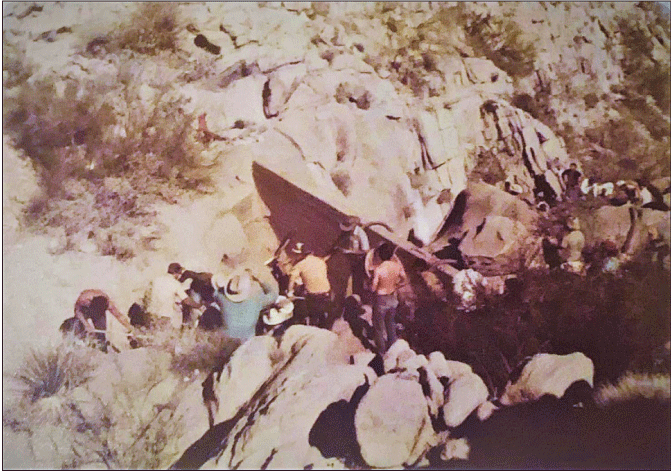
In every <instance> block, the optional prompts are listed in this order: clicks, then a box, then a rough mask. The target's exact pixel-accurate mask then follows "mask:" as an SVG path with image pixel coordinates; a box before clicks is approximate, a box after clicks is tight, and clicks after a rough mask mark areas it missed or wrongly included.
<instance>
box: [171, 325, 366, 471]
mask: <svg viewBox="0 0 671 471" xmlns="http://www.w3.org/2000/svg"><path fill="white" fill-rule="evenodd" d="M337 342H338V337H337V336H336V334H334V333H332V332H330V331H327V330H323V329H318V328H316V327H309V326H302V325H297V326H293V327H291V328H289V329H288V330H287V331H286V332H285V334H284V335H283V337H282V338H281V339H280V342H279V346H278V345H276V343H275V339H274V338H272V337H256V338H254V339H251V340H250V341H248V342H247V343H246V344H244V345H243V346H242V347H240V349H242V351H240V350H238V351H236V354H235V355H234V356H233V357H232V358H231V362H230V363H229V365H228V366H227V370H228V373H226V370H225V374H227V378H228V379H226V380H225V383H226V384H227V388H226V389H224V388H223V387H219V389H218V391H219V392H220V393H221V394H222V396H220V402H221V403H222V405H224V403H225V402H226V401H228V400H229V395H228V391H237V392H236V393H235V394H234V397H235V398H237V399H235V401H233V402H235V403H236V404H234V405H233V406H229V405H226V406H224V407H225V408H226V410H227V413H226V414H223V413H221V411H220V414H219V415H218V416H217V417H218V418H217V421H216V422H218V423H217V425H215V427H213V428H212V429H210V431H208V432H207V433H205V434H204V435H203V437H201V439H199V440H197V441H196V442H194V443H193V445H192V446H191V447H189V448H188V449H187V450H186V452H185V453H184V454H183V456H182V458H181V459H180V460H179V461H178V463H177V464H176V466H177V467H188V468H197V467H201V466H202V467H203V468H207V469H222V468H225V469H228V468H231V467H240V468H258V469H261V468H265V467H270V468H292V469H293V468H297V467H298V468H304V467H306V466H310V467H315V468H321V467H336V468H338V467H342V466H343V465H342V462H341V461H339V459H341V458H346V457H334V456H332V455H331V453H328V452H325V453H326V455H329V457H328V458H327V457H325V455H324V453H322V452H321V451H320V449H319V448H317V447H315V446H312V445H311V444H310V434H311V431H312V430H313V428H314V427H315V424H316V422H317V421H318V419H319V417H320V416H321V415H322V413H323V412H324V411H325V410H326V409H327V408H329V406H330V405H332V404H334V403H338V402H339V401H343V403H348V402H349V401H351V400H352V398H353V395H354V393H355V391H356V390H357V388H359V387H362V386H365V385H366V384H368V383H369V378H375V377H376V376H375V373H374V372H372V370H371V368H370V367H368V366H367V365H366V364H355V365H350V364H349V361H347V359H345V358H343V355H342V351H341V349H340V348H338V346H337ZM239 353H240V354H239ZM250 355H251V356H250ZM259 362H260V363H261V364H263V365H265V366H264V367H262V371H260V374H258V375H256V374H250V373H256V369H257V368H258V365H259ZM250 365H254V369H253V370H250V369H249V366H250ZM236 378H237V379H238V380H240V381H243V382H244V383H246V386H245V387H240V386H238V385H237V384H235V382H236V381H235V379H236ZM223 381H224V380H222V383H221V384H222V385H223V384H224V382H223ZM343 403H341V404H343ZM330 411H331V412H332V411H333V407H331V409H330ZM225 416H227V417H225ZM220 420H223V421H220ZM321 422H323V420H322V421H321ZM320 425H321V426H323V423H320ZM340 433H342V434H343V437H347V436H349V435H347V434H348V433H351V431H350V432H347V428H346V427H344V426H343V429H342V430H340ZM312 434H313V440H314V439H315V435H318V433H317V432H312ZM350 438H352V437H350ZM348 440H349V439H348ZM317 442H318V443H320V442H319V440H317ZM329 451H332V450H329Z"/></svg>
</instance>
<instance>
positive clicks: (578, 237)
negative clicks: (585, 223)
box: [561, 217, 585, 274]
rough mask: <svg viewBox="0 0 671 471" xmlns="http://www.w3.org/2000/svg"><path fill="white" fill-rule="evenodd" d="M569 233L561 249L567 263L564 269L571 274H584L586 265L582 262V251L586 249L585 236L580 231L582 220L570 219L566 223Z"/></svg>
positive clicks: (563, 265) (563, 240)
mask: <svg viewBox="0 0 671 471" xmlns="http://www.w3.org/2000/svg"><path fill="white" fill-rule="evenodd" d="M566 226H567V227H568V229H569V231H570V232H569V233H568V234H566V235H565V236H564V238H563V239H562V241H561V249H562V251H563V255H564V257H565V260H566V262H565V263H564V264H562V268H563V269H564V270H566V271H568V272H570V273H577V274H583V273H584V271H585V270H584V269H585V264H584V263H583V261H582V250H583V248H585V235H584V234H583V233H582V231H581V230H580V220H579V219H578V218H577V217H570V218H569V219H568V221H567V222H566Z"/></svg>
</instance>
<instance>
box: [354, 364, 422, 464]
mask: <svg viewBox="0 0 671 471" xmlns="http://www.w3.org/2000/svg"><path fill="white" fill-rule="evenodd" d="M354 420H355V426H356V436H357V441H358V442H359V445H360V447H361V456H362V457H363V459H364V461H365V462H366V463H367V464H368V465H369V466H372V467H376V468H392V467H400V466H403V465H404V464H406V465H412V464H413V463H414V462H415V461H416V460H417V458H419V456H420V455H421V454H422V453H423V452H424V451H425V450H426V447H427V445H428V444H429V443H430V441H431V438H432V437H433V430H432V429H431V420H430V418H429V415H428V411H427V405H426V399H425V398H424V395H423V393H422V387H421V386H420V384H419V383H417V382H416V381H412V380H407V379H401V378H399V377H397V376H396V375H393V374H388V375H384V376H382V377H381V378H379V379H378V380H377V382H376V383H375V384H374V385H373V386H372V387H371V388H370V390H369V391H368V392H367V393H366V395H365V396H364V397H363V399H362V400H361V403H360V404H359V407H358V408H357V411H356V415H355V419H354Z"/></svg>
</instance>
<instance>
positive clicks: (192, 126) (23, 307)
mask: <svg viewBox="0 0 671 471" xmlns="http://www.w3.org/2000/svg"><path fill="white" fill-rule="evenodd" d="M670 37H671V34H670V31H669V16H668V10H664V9H663V8H662V7H660V6H659V5H658V4H657V3H656V2H647V3H646V2H642V3H638V4H634V3H619V2H612V3H603V2H598V3H596V2H595V3H564V2H539V3H516V2H510V3H508V2H500V3H470V2H463V3H462V2H446V3H436V2H425V3H411V2H407V3H405V2H400V3H391V2H390V3H386V2H378V3H321V2H314V3H306V2H281V3H279V2H277V3H272V2H259V3H236V4H230V3H197V4H196V3H160V4H159V3H155V4H135V3H100V4H98V3H17V2H5V3H3V273H4V275H3V288H4V295H3V314H4V317H3V319H4V323H3V341H4V347H3V371H11V370H13V369H14V368H15V367H16V365H17V364H19V363H20V362H21V361H22V358H23V357H24V356H25V353H26V351H28V349H29V348H31V347H33V346H38V345H45V344H48V343H54V342H58V341H59V333H58V326H59V325H60V323H61V322H62V321H63V319H65V318H66V317H69V316H70V315H71V312H72V306H73V303H74V300H75V299H76V297H77V295H78V293H79V292H80V291H82V290H83V289H85V288H100V289H103V290H105V291H106V292H108V293H109V294H110V296H111V297H112V298H113V299H114V300H115V301H116V302H117V304H118V305H119V307H120V308H121V310H122V311H125V310H127V309H128V307H129V306H130V305H131V304H132V303H133V302H135V301H137V300H139V299H140V298H141V296H142V294H143V292H144V290H145V288H146V286H147V283H148V281H149V280H150V279H151V278H153V277H154V276H156V275H157V274H160V273H163V272H164V271H165V267H166V266H167V264H168V263H169V262H172V261H179V262H180V263H182V264H183V265H184V266H187V267H189V268H191V269H194V270H207V271H212V272H216V271H222V270H223V271H227V270H230V269H231V268H232V267H234V266H236V265H239V264H243V263H249V264H258V263H262V262H263V261H265V260H267V259H268V257H269V256H270V255H271V254H272V252H273V251H274V250H275V248H276V247H277V245H278V243H279V240H278V235H279V234H276V232H275V231H274V230H273V229H274V228H273V227H272V226H271V225H270V223H269V210H268V207H267V205H266V204H264V201H262V199H261V198H260V196H259V194H258V191H257V188H256V185H255V181H254V178H253V175H252V162H254V161H256V162H258V163H261V164H262V165H264V166H267V167H268V168H271V169H273V170H274V171H276V172H277V173H279V174H281V175H283V176H284V177H286V178H288V179H290V180H291V181H293V182H296V183H297V184H300V185H301V186H302V187H303V188H305V189H307V190H308V191H312V192H314V194H315V195H317V196H319V197H320V198H322V199H324V200H326V201H329V202H332V203H333V204H334V205H337V206H338V207H340V208H343V209H344V210H347V211H348V212H349V213H351V214H356V215H359V216H360V217H361V218H362V219H363V220H364V221H381V222H384V223H386V224H387V225H389V226H390V228H392V229H393V232H394V234H395V235H397V236H398V237H400V238H402V239H406V238H408V236H409V234H410V233H412V234H413V236H414V240H415V241H416V243H417V244H418V245H427V244H429V245H428V247H429V248H431V249H432V250H434V249H435V250H437V249H439V248H441V247H440V244H438V245H435V246H432V245H430V244H431V243H432V242H435V238H436V235H438V234H440V235H441V236H444V238H447V237H448V236H449V235H450V234H447V233H444V231H443V233H442V234H441V229H442V228H443V222H444V221H445V219H446V217H448V215H449V214H450V213H451V212H452V210H453V209H454V208H455V206H456V205H457V204H458V201H459V199H458V197H459V195H460V194H463V193H462V192H464V190H466V191H467V192H468V194H469V195H472V198H471V199H470V200H469V202H470V203H469V206H468V208H467V210H466V212H465V213H464V220H463V221H462V225H461V226H460V230H463V231H470V235H469V236H467V237H466V238H465V239H464V245H463V247H462V250H463V251H464V253H465V254H466V255H468V256H470V257H472V259H473V260H474V261H476V262H478V263H480V265H477V267H478V268H481V269H482V270H483V272H485V274H491V275H501V274H503V275H507V274H510V273H511V272H513V271H514V270H515V269H517V268H519V263H518V261H519V260H523V261H522V265H523V266H526V267H527V268H531V267H536V266H539V264H540V263H541V261H542V260H541V261H539V258H538V254H539V252H538V249H539V248H540V236H541V235H546V234H547V233H548V231H549V229H548V227H549V226H551V225H552V223H554V222H556V221H552V220H550V219H551V218H549V217H548V216H547V215H546V214H545V213H543V212H542V211H539V210H538V209H537V207H536V203H537V201H536V199H535V198H536V196H535V195H536V193H537V191H538V189H539V188H538V187H539V185H540V184H539V182H545V183H546V184H547V185H548V186H549V187H550V188H551V189H552V190H553V191H555V192H556V193H558V194H561V192H562V189H561V185H560V183H559V179H558V175H559V174H560V172H561V171H563V170H564V169H565V168H566V167H567V166H568V165H569V163H570V162H576V163H578V165H579V168H580V169H581V170H582V171H583V172H584V173H585V174H586V175H589V176H593V177H595V178H597V179H598V180H600V181H616V180H620V179H642V180H644V181H646V182H656V181H660V179H662V180H663V179H667V180H665V181H667V183H666V184H667V185H668V178H669V176H670V174H671V170H670V164H669V162H670V160H671V155H670V148H671V146H670V143H669V133H670V118H669V115H670V111H669V55H670V53H671V45H670V44H671V43H670ZM505 181H510V182H515V183H516V184H518V185H519V186H520V187H521V190H522V191H521V194H520V195H518V196H517V197H512V196H511V195H509V194H507V193H505V192H503V191H502V189H503V188H504V182H505ZM660 185H662V186H663V184H660ZM497 187H498V188H497ZM660 189H662V190H663V189H664V188H660ZM578 210H580V211H585V212H584V213H580V214H581V216H582V215H583V214H584V215H586V217H583V221H584V222H585V232H586V237H587V239H588V243H589V244H592V243H594V244H596V243H597V242H599V241H600V240H604V239H606V238H608V237H610V238H613V239H614V240H615V241H616V242H617V243H618V244H621V243H623V242H624V241H625V239H627V237H628V233H629V228H630V221H629V211H628V207H627V206H623V207H610V206H603V207H601V208H593V207H589V208H583V207H581V208H578V209H576V208H569V207H565V206H560V207H559V208H558V209H556V210H554V211H555V212H554V213H553V214H552V215H551V216H553V217H556V218H560V217H563V216H565V214H566V213H567V212H571V211H578ZM640 214H641V218H640V221H641V226H639V227H638V228H637V231H639V232H638V233H637V238H635V240H636V241H635V243H634V245H635V246H636V248H637V249H639V248H641V247H643V245H644V244H645V234H646V232H645V231H646V230H647V228H648V227H653V226H654V227H657V228H658V231H659V232H660V233H661V234H662V236H663V238H665V240H666V241H667V242H668V240H669V212H668V211H655V210H647V209H646V210H642V212H641V213H640ZM476 228H479V229H477V231H476ZM481 233H482V236H481V237H480V238H479V239H478V240H475V236H476V235H479V234H481ZM442 240H443V239H439V241H442ZM532 249H533V250H532ZM492 260H494V261H495V262H496V263H491V262H492ZM515 264H517V265H515ZM516 267H517V268H516ZM487 269H489V271H490V272H487ZM36 333H39V335H35V334H36ZM121 339H122V340H123V337H121ZM280 348H281V347H280ZM126 353H129V352H126ZM534 353H535V352H534ZM274 355H275V354H274ZM290 363H291V362H287V363H286V364H287V365H289V366H290ZM282 364H283V363H282ZM272 366H273V367H276V366H277V365H275V364H273V365H272ZM320 367H321V366H320ZM360 369H361V370H362V371H363V370H365V368H363V367H361V368H360ZM273 371H275V370H273ZM362 371H358V370H357V371H356V372H352V371H350V370H348V371H347V372H346V373H343V378H344V379H343V381H345V380H347V381H348V382H347V384H348V387H347V388H345V387H343V390H342V391H333V397H331V396H329V397H328V398H326V397H324V399H323V400H324V405H326V404H327V402H328V401H330V402H333V401H337V400H341V399H342V400H345V399H347V400H349V399H350V397H351V396H352V394H354V395H356V393H355V390H356V388H357V387H360V386H361V384H363V380H364V373H362ZM201 373H202V372H201ZM357 375H358V376H357ZM180 379H181V378H180ZM324 381H326V382H328V378H326V379H324ZM414 384H415V385H417V384H418V383H417V382H415V383H414ZM300 386H301V385H298V386H295V387H300ZM282 387H283V386H282V385H280V386H277V385H273V386H272V388H275V389H278V390H281V388H282ZM409 387H414V386H409ZM3 389H4V387H3ZM192 389H198V388H192ZM275 389H273V391H274V392H273V394H274V393H276V392H277V391H276V390H275ZM415 389H416V388H415ZM490 393H492V391H490ZM196 394H197V393H196ZM413 394H414V393H413ZM336 396H337V397H336ZM341 396H342V397H341ZM345 396H347V397H345ZM280 397H281V396H280ZM327 399H328V401H327ZM269 400H270V399H268V397H266V398H264V399H263V400H260V402H258V401H257V402H258V403H255V404H256V405H254V404H252V403H250V404H247V406H246V407H247V409H245V410H247V411H248V412H249V411H256V410H257V409H258V408H261V409H263V407H265V406H266V405H267V402H264V401H269ZM255 407H256V409H255ZM317 409H319V407H317V405H315V408H314V410H313V411H312V412H314V414H313V415H315V416H317V415H319V412H320V411H319V410H317ZM202 412H203V411H202V410H200V413H202ZM312 412H311V413H312ZM254 413H256V412H254ZM250 414H251V415H250V416H249V417H252V416H253V414H252V412H250ZM3 415H4V414H3ZM233 415H234V414H231V416H233ZM200 418H201V419H202V417H200ZM225 418H228V416H227V417H225ZM315 419H316V417H315ZM423 419H424V417H423V416H421V417H419V419H418V420H419V421H420V422H421V421H422V420H423ZM222 420H224V417H223V416H222ZM249 420H251V419H249ZM253 425H254V424H253V423H248V424H247V425H244V426H243V425H242V424H238V425H236V426H237V427H238V429H239V432H240V433H241V434H243V435H245V434H247V435H248V434H249V433H250V432H248V430H249V429H251V428H253ZM424 425H426V424H424ZM424 425H422V427H424ZM199 426H200V425H199ZM422 427H419V426H418V430H423V428H422ZM238 429H236V430H238ZM199 430H200V429H199ZM236 433H237V432H236ZM306 433H307V431H306ZM197 438H198V437H196V436H193V437H192V436H189V439H193V440H196V439H197ZM434 438H435V437H434ZM434 438H432V440H434ZM250 440H252V441H253V440H262V437H260V436H258V437H255V438H254V437H252V438H251V439H250ZM287 440H288V438H287ZM184 441H188V440H187V439H184ZM187 445H188V444H186V443H180V445H179V446H178V447H177V448H180V447H181V448H180V449H179V451H180V452H182V451H184V449H186V447H187ZM285 445H286V443H285V444H284V445H283V446H285ZM227 446H228V448H225V449H223V448H222V450H220V451H221V453H219V455H218V458H216V460H222V459H224V458H225V459H226V460H229V462H228V464H227V465H226V466H229V465H230V466H232V464H231V463H233V461H232V460H233V459H234V458H235V457H236V456H237V455H236V449H235V445H230V444H229V445H227ZM286 446H288V445H286ZM300 446H301V447H304V448H305V449H303V448H301V449H300V450H301V452H305V454H306V456H308V458H306V460H307V461H306V463H305V464H308V462H312V463H314V462H315V461H310V460H311V459H312V458H310V456H311V455H310V453H313V454H314V452H315V449H314V447H313V448H310V447H308V446H307V445H306V444H305V443H302V444H301V445H300ZM413 446H414V445H413ZM422 446H423V445H422ZM410 451H411V452H409V453H408V460H405V457H404V459H403V460H402V461H401V462H399V463H396V464H401V463H405V464H414V461H413V460H414V459H419V457H420V455H421V454H422V453H423V452H424V451H425V450H424V448H422V451H421V452H417V450H414V449H413V450H410ZM266 452H268V453H266ZM416 452H417V453H416ZM263 453H264V454H263V455H259V456H251V455H249V456H248V455H245V454H242V455H239V456H243V457H244V458H240V459H242V460H243V462H244V463H246V464H249V465H250V466H251V465H253V466H260V465H262V464H264V462H265V461H264V460H266V459H268V454H269V453H272V455H273V456H274V455H275V454H276V453H279V454H278V455H277V458H275V459H276V460H277V463H279V462H281V463H283V464H291V463H289V462H288V461H287V460H288V458H286V456H289V455H286V453H288V452H287V451H286V450H283V451H279V450H278V451H272V450H270V451H269V450H265V449H264V450H263ZM222 457H224V458H222ZM411 458H412V459H411ZM213 459H214V458H213ZM216 460H215V461H216ZM404 460H405V461H404ZM43 461H44V462H43V463H42V464H44V463H47V464H46V465H47V466H60V465H61V464H62V463H54V462H50V461H49V459H45V460H43ZM217 463H218V462H217ZM217 463H214V465H217ZM267 464H268V463H266V465H267ZM323 464H324V465H326V464H327V463H326V462H323ZM163 465H167V464H166V463H163ZM277 466H279V464H278V465H277Z"/></svg>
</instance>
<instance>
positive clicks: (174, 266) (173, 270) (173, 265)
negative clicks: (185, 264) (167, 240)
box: [168, 262, 184, 275]
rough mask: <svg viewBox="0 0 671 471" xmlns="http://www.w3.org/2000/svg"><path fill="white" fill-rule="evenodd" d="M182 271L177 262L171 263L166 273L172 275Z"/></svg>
mask: <svg viewBox="0 0 671 471" xmlns="http://www.w3.org/2000/svg"><path fill="white" fill-rule="evenodd" d="M182 270H184V269H183V268H182V265H180V264H179V263H177V262H172V263H171V264H170V265H168V273H170V274H171V275H174V274H176V273H181V272H182Z"/></svg>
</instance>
